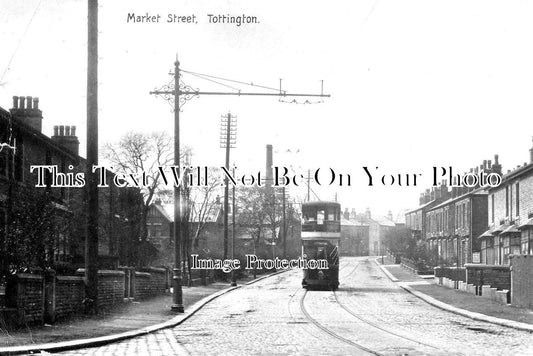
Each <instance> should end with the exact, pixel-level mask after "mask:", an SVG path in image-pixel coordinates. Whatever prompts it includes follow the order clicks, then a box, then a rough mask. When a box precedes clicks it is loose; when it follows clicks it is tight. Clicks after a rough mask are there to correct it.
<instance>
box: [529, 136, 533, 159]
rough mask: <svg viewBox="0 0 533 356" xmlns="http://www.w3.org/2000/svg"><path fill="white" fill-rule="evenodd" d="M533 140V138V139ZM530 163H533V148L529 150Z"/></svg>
mask: <svg viewBox="0 0 533 356" xmlns="http://www.w3.org/2000/svg"><path fill="white" fill-rule="evenodd" d="M531 139H532V140H533V137H531ZM529 163H533V147H531V148H530V149H529Z"/></svg>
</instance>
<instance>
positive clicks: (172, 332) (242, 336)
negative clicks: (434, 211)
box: [64, 257, 533, 355]
mask: <svg viewBox="0 0 533 356" xmlns="http://www.w3.org/2000/svg"><path fill="white" fill-rule="evenodd" d="M301 274H302V273H301V271H298V270H294V271H288V272H285V273H281V274H278V275H275V276H272V277H269V278H266V279H264V280H262V281H259V282H257V283H255V284H251V285H248V286H243V287H242V288H240V289H237V290H235V291H232V292H230V293H228V294H225V295H223V296H221V297H219V298H217V299H215V300H214V301H212V302H211V303H209V304H207V305H206V306H205V307H204V308H202V309H201V310H200V311H198V312H197V313H196V314H195V315H194V316H192V317H191V318H190V319H188V320H187V321H186V322H184V323H183V324H181V325H180V326H177V327H176V328H173V329H166V330H162V331H160V332H156V333H153V334H150V335H146V336H142V337H138V338H134V339H130V340H125V341H122V342H118V343H114V344H111V345H107V346H102V347H98V348H89V349H83V350H75V351H70V352H66V353H64V354H71V355H135V354H137V355H172V354H175V355H533V334H532V333H529V332H525V331H519V330H515V329H510V328H506V327H503V326H498V325H494V324H489V323H485V322H478V321H474V320H471V319H468V318H465V317H462V316H459V315H456V314H452V313H449V312H446V311H442V310H440V309H438V308H435V307H433V306H431V305H429V304H427V303H425V302H423V301H421V300H420V299H418V298H416V297H415V296H413V295H411V294H409V293H407V292H405V291H404V290H403V289H401V288H400V287H399V286H397V285H396V284H395V283H393V282H391V281H390V280H389V279H388V278H387V277H386V276H385V275H384V274H383V272H382V271H381V270H380V269H379V267H378V266H377V265H376V263H375V262H374V261H373V260H372V259H371V258H368V257H366V258H364V257H363V258H348V257H343V258H341V270H340V272H339V274H340V281H341V285H340V287H339V290H337V291H336V292H333V291H309V292H307V291H305V290H304V289H302V288H301V285H300V283H301Z"/></svg>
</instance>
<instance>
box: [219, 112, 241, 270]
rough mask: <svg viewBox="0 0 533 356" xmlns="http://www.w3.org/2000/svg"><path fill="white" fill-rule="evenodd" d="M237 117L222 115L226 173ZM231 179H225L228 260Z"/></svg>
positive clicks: (221, 145) (221, 144) (233, 142)
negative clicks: (229, 184)
mask: <svg viewBox="0 0 533 356" xmlns="http://www.w3.org/2000/svg"><path fill="white" fill-rule="evenodd" d="M236 119H237V116H231V113H229V112H228V114H227V115H226V116H224V115H222V120H221V132H220V147H221V148H225V149H226V164H225V167H226V171H228V172H229V152H230V148H231V147H234V146H232V145H234V144H235V142H236V139H237V138H236V130H237V127H236V126H237V123H236ZM228 183H229V179H228V176H227V175H225V177H224V259H227V258H228V230H229V227H228V210H229V187H228Z"/></svg>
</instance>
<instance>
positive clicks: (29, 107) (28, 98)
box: [26, 96, 32, 110]
mask: <svg viewBox="0 0 533 356" xmlns="http://www.w3.org/2000/svg"><path fill="white" fill-rule="evenodd" d="M31 104H32V97H31V96H27V97H26V109H30V110H31V108H32V106H31Z"/></svg>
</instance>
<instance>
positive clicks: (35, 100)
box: [33, 98, 39, 110]
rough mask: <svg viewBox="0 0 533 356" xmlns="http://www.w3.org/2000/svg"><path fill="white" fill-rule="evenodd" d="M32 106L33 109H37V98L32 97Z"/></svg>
mask: <svg viewBox="0 0 533 356" xmlns="http://www.w3.org/2000/svg"><path fill="white" fill-rule="evenodd" d="M33 108H34V109H35V110H38V109H39V98H33Z"/></svg>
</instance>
